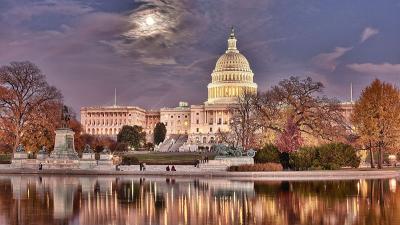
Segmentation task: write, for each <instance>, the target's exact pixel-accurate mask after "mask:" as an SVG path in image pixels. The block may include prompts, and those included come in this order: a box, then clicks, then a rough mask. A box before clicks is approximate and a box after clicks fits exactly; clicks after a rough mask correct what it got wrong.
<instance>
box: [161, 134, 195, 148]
mask: <svg viewBox="0 0 400 225" xmlns="http://www.w3.org/2000/svg"><path fill="white" fill-rule="evenodd" d="M187 140H188V135H184V134H171V135H170V136H169V138H168V139H166V140H164V142H163V143H161V144H160V146H159V147H158V150H157V151H158V152H178V151H179V148H180V147H181V146H182V145H184V144H185V143H186V142H187Z"/></svg>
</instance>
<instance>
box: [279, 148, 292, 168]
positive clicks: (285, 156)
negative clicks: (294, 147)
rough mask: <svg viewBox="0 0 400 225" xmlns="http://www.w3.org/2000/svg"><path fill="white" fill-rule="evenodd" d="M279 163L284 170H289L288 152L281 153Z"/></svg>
mask: <svg viewBox="0 0 400 225" xmlns="http://www.w3.org/2000/svg"><path fill="white" fill-rule="evenodd" d="M279 157H280V161H281V164H282V167H283V169H284V170H289V169H290V156H289V153H288V152H282V153H281V154H280V156H279Z"/></svg>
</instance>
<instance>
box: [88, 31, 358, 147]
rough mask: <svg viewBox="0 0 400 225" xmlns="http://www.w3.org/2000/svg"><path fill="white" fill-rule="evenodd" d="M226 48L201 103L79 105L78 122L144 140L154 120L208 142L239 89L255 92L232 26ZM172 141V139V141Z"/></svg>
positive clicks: (226, 124)
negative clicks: (140, 134)
mask: <svg viewBox="0 0 400 225" xmlns="http://www.w3.org/2000/svg"><path fill="white" fill-rule="evenodd" d="M227 42H228V43H227V49H226V51H225V53H224V54H222V55H221V56H220V57H219V59H218V60H217V62H216V65H215V68H214V70H213V71H212V73H211V82H210V83H209V84H208V86H207V89H208V99H207V100H206V101H205V102H204V104H199V105H189V104H188V103H186V102H180V103H179V105H178V106H177V107H173V108H161V109H160V110H159V111H149V110H145V109H142V108H140V107H135V106H111V107H83V108H82V109H81V123H82V125H83V127H84V131H85V132H86V133H89V134H93V135H109V136H114V137H115V136H116V135H117V134H118V132H119V131H120V130H121V128H122V126H123V125H137V126H141V127H143V128H144V130H145V131H146V133H147V134H148V140H152V136H153V129H154V127H155V125H156V124H157V123H158V122H162V123H164V125H165V126H166V129H167V138H170V139H171V138H181V137H182V136H183V137H184V139H183V140H184V142H185V143H186V144H189V145H197V146H210V145H211V144H212V143H214V142H216V141H217V139H218V137H219V134H220V133H221V132H227V131H229V130H230V117H231V115H230V109H229V108H230V106H231V105H232V104H234V103H236V102H237V100H238V97H239V96H241V95H242V94H243V93H254V94H255V93H257V84H256V83H254V80H253V79H254V73H253V72H252V70H251V67H250V64H249V62H248V60H247V59H246V57H245V56H244V55H243V54H241V53H240V51H239V50H238V48H237V46H236V44H237V39H236V37H235V33H234V30H233V29H232V32H231V34H230V35H229V37H228V40H227ZM342 108H343V113H344V116H345V117H346V119H348V120H350V114H351V112H352V109H353V103H352V102H351V103H343V104H342ZM173 142H174V141H173Z"/></svg>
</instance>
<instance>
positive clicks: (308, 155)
mask: <svg viewBox="0 0 400 225" xmlns="http://www.w3.org/2000/svg"><path fill="white" fill-rule="evenodd" d="M290 164H291V167H292V168H293V169H295V170H308V169H311V168H316V167H318V166H319V161H318V160H317V149H316V148H314V147H302V148H300V149H299V150H298V151H297V152H292V153H290Z"/></svg>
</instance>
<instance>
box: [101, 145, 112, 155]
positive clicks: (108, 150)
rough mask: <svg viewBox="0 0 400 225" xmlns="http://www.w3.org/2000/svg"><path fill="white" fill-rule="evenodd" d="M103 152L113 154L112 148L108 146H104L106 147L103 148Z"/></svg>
mask: <svg viewBox="0 0 400 225" xmlns="http://www.w3.org/2000/svg"><path fill="white" fill-rule="evenodd" d="M102 153H103V154H108V155H109V154H111V150H110V148H108V147H107V146H106V147H104V149H103V152H102Z"/></svg>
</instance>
